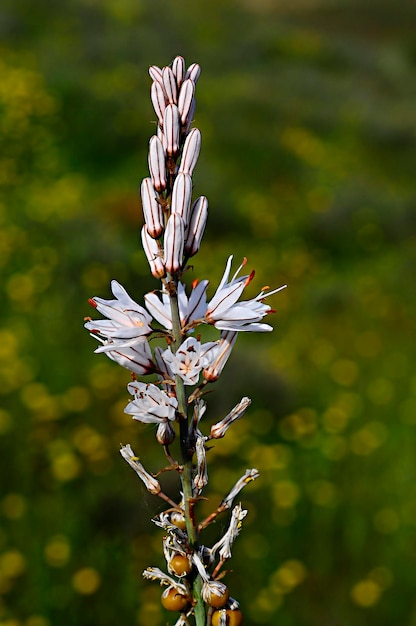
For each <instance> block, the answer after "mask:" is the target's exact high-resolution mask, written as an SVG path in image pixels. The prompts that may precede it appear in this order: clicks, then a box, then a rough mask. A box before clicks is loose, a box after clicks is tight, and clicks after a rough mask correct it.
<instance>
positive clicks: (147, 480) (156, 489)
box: [120, 444, 161, 495]
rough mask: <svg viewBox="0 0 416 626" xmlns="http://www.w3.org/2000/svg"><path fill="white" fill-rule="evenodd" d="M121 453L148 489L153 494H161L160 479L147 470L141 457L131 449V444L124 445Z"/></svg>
mask: <svg viewBox="0 0 416 626" xmlns="http://www.w3.org/2000/svg"><path fill="white" fill-rule="evenodd" d="M120 454H121V456H122V457H123V458H124V459H125V460H126V461H127V463H128V464H129V465H130V466H131V467H132V468H133V469H134V471H135V472H136V474H137V475H138V477H139V478H140V480H142V481H143V483H144V485H145V487H146V489H147V491H149V492H150V493H152V494H153V495H159V493H160V491H161V487H160V483H159V481H157V480H156V478H153V476H152V475H151V474H149V473H148V472H146V470H145V469H144V467H143V465H142V464H141V463H140V462H139V457H137V456H136V455H135V454H134V452H133V450H132V449H131V446H130V444H127V446H122V447H121V449H120Z"/></svg>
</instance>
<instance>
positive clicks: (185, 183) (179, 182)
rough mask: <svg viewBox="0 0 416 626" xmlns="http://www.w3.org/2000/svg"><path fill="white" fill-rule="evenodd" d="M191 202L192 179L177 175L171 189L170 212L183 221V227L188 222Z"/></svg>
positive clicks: (180, 174)
mask: <svg viewBox="0 0 416 626" xmlns="http://www.w3.org/2000/svg"><path fill="white" fill-rule="evenodd" d="M191 200H192V178H191V177H190V176H189V174H182V173H181V172H180V173H179V174H178V175H177V177H176V180H175V182H174V185H173V189H172V202H171V211H172V213H177V214H178V215H180V216H181V218H182V219H183V222H184V225H185V227H186V225H187V224H188V222H189V212H190V208H191Z"/></svg>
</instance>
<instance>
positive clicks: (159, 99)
mask: <svg viewBox="0 0 416 626" xmlns="http://www.w3.org/2000/svg"><path fill="white" fill-rule="evenodd" d="M150 98H151V100H152V104H153V108H154V110H155V113H156V115H157V119H158V120H159V125H160V126H162V125H163V113H164V112H165V109H166V97H165V92H164V91H163V87H162V85H161V84H160V83H158V82H156V81H154V82H153V83H152V86H151V88H150Z"/></svg>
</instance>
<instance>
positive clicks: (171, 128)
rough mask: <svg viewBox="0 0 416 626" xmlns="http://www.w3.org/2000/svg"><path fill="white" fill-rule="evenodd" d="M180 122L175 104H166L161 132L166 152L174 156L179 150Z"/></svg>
mask: <svg viewBox="0 0 416 626" xmlns="http://www.w3.org/2000/svg"><path fill="white" fill-rule="evenodd" d="M180 130H181V122H180V116H179V110H178V107H177V106H176V104H168V106H167V107H166V109H165V113H164V115H163V133H164V135H165V137H166V152H167V153H168V155H169V156H170V157H174V156H176V155H177V154H178V152H179V137H180Z"/></svg>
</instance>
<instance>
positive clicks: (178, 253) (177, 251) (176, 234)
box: [153, 213, 185, 274]
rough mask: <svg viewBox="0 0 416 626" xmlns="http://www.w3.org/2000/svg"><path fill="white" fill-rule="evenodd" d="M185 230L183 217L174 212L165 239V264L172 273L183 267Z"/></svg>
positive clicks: (169, 220)
mask: <svg viewBox="0 0 416 626" xmlns="http://www.w3.org/2000/svg"><path fill="white" fill-rule="evenodd" d="M184 232H185V227H184V223H183V219H182V218H181V216H180V215H178V214H177V213H172V215H171V216H170V217H169V219H168V223H167V225H166V230H165V240H164V243H165V257H164V264H165V267H166V271H167V272H169V273H170V274H176V273H177V272H179V271H180V270H181V269H182V257H183V246H184ZM153 241H154V240H153Z"/></svg>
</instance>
